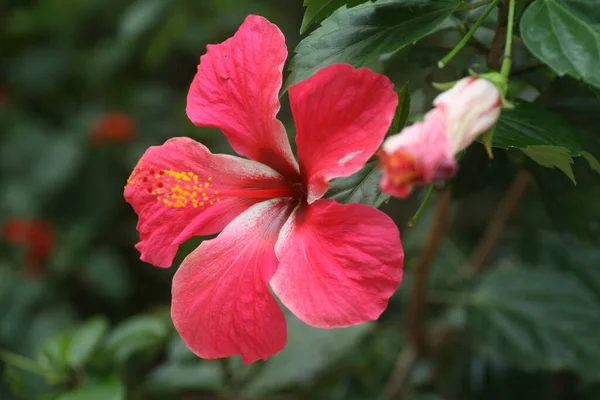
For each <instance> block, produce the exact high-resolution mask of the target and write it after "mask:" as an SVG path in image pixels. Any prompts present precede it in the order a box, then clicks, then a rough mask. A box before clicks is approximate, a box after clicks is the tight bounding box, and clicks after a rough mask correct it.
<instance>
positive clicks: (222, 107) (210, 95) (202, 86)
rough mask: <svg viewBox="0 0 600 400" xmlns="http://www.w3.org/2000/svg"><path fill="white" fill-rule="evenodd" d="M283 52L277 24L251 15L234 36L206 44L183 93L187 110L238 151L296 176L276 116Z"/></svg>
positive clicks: (295, 165) (292, 160)
mask: <svg viewBox="0 0 600 400" xmlns="http://www.w3.org/2000/svg"><path fill="white" fill-rule="evenodd" d="M286 57H287V49H286V46H285V38H284V36H283V33H281V31H280V30H279V28H278V27H277V26H276V25H274V24H272V23H270V22H269V21H268V20H266V19H265V18H263V17H260V16H256V15H250V16H248V17H247V18H246V20H245V21H244V23H243V24H242V25H241V26H240V28H239V29H238V31H237V32H236V33H235V35H234V36H233V37H231V38H230V39H227V40H226V41H224V42H223V43H221V44H217V45H209V46H207V53H206V54H205V55H203V56H202V57H201V58H200V64H199V65H198V72H197V73H196V76H195V77H194V80H193V82H192V84H191V86H190V90H189V92H188V97H187V109H186V111H187V115H188V117H189V118H190V120H191V121H192V122H193V123H194V124H195V125H199V126H211V127H215V128H218V129H220V130H221V131H222V132H223V133H224V134H225V136H226V137H227V139H228V140H229V143H230V144H231V147H232V148H233V149H234V150H235V151H236V152H237V153H238V154H240V155H242V156H245V157H248V158H250V159H252V160H255V161H259V162H261V163H263V164H266V165H269V166H270V167H272V168H273V169H275V170H277V171H279V172H280V173H282V174H284V175H285V176H286V177H288V178H289V179H290V180H294V181H295V180H297V179H298V177H299V175H298V164H297V162H296V160H295V158H294V156H293V154H292V150H291V147H290V143H289V140H288V137H287V134H286V132H285V128H284V127H283V125H282V124H281V122H280V121H278V120H277V119H276V115H277V112H278V111H279V108H280V104H279V89H280V88H281V82H282V70H283V65H284V63H285V59H286Z"/></svg>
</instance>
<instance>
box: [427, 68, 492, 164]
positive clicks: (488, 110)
mask: <svg viewBox="0 0 600 400" xmlns="http://www.w3.org/2000/svg"><path fill="white" fill-rule="evenodd" d="M500 104H501V97H500V91H499V90H498V89H497V88H496V86H494V85H493V84H492V83H490V82H489V81H487V80H485V79H477V78H473V77H470V78H464V79H461V80H460V81H458V82H457V83H456V85H454V87H453V88H452V89H450V90H447V91H445V92H444V93H442V94H440V95H439V96H438V97H436V98H435V100H434V101H433V105H434V106H436V108H438V109H441V110H443V111H444V113H445V116H446V126H447V129H448V134H449V135H450V140H451V141H452V145H453V147H454V152H455V153H457V152H459V151H461V150H463V149H465V148H467V147H468V146H469V145H470V144H471V143H472V142H473V141H474V140H475V139H476V138H477V137H478V136H479V135H481V134H482V133H484V132H485V131H487V130H488V129H490V128H491V127H492V126H494V124H495V123H496V121H497V120H498V117H499V116H500Z"/></svg>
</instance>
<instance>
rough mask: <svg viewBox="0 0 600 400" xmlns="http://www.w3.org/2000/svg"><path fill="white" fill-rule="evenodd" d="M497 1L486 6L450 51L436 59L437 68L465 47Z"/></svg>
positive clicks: (444, 64) (443, 65)
mask: <svg viewBox="0 0 600 400" xmlns="http://www.w3.org/2000/svg"><path fill="white" fill-rule="evenodd" d="M499 1H500V0H493V1H492V2H491V3H490V5H489V6H488V8H486V9H485V11H484V12H483V13H482V14H481V15H480V16H479V18H477V21H475V23H474V24H473V26H472V27H471V29H469V31H468V32H467V34H466V35H465V36H463V38H462V40H461V41H460V42H458V44H457V45H456V46H455V47H454V48H453V49H452V50H450V53H448V54H447V55H446V56H445V57H444V58H442V59H441V60H440V61H438V67H439V68H444V67H445V66H446V64H448V63H449V62H450V61H451V60H452V59H453V58H454V57H455V56H456V55H457V54H458V53H459V52H460V51H461V50H462V48H463V47H465V45H466V44H467V42H468V41H469V40H470V39H471V36H473V34H474V33H475V31H476V30H477V28H479V26H480V25H481V24H482V23H483V21H485V19H486V18H487V17H488V15H490V13H491V12H492V10H493V9H494V8H495V7H496V5H498V2H499ZM475 4H477V3H475ZM485 4H487V3H484V4H482V5H485Z"/></svg>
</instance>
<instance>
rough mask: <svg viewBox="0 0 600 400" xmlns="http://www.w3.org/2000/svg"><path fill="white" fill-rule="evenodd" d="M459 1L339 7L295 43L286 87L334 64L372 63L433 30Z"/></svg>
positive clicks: (403, 0)
mask: <svg viewBox="0 0 600 400" xmlns="http://www.w3.org/2000/svg"><path fill="white" fill-rule="evenodd" d="M460 4H461V2H460V0H436V1H434V0H418V1H417V0H400V1H398V0H379V1H377V2H376V3H367V4H363V5H360V6H358V7H355V8H351V9H347V8H341V9H339V10H337V11H336V12H335V13H333V15H332V16H331V17H329V18H327V19H326V20H325V21H323V23H322V26H321V27H320V28H319V29H317V30H315V31H314V32H313V33H311V34H310V35H309V36H308V37H307V38H305V39H304V40H302V41H301V42H300V44H299V45H298V47H296V49H295V53H296V55H295V56H294V58H293V59H292V62H291V64H290V70H291V71H292V72H291V73H290V76H289V78H288V81H287V85H288V86H289V85H292V84H294V83H297V82H300V81H302V80H304V79H306V78H308V77H310V76H311V75H312V74H313V73H315V72H316V71H318V70H319V69H321V68H323V67H325V66H327V65H331V64H334V63H337V62H343V63H348V64H352V65H354V66H355V67H357V68H358V67H363V66H372V65H373V64H375V63H376V62H377V61H378V59H379V57H380V56H381V55H383V54H386V53H392V52H394V51H397V50H399V49H401V48H403V47H405V46H408V45H409V44H412V43H415V42H416V41H418V40H419V39H421V38H423V37H425V36H427V35H428V34H430V33H431V32H433V31H434V30H435V29H436V28H437V27H438V25H440V24H441V23H442V22H443V21H444V20H445V19H446V18H447V17H449V16H450V15H451V14H452V12H453V11H454V10H455V9H456V8H457V7H458V6H459V5H460Z"/></svg>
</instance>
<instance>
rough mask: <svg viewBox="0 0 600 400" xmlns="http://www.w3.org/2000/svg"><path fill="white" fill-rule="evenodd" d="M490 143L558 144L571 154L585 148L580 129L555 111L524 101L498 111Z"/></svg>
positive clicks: (499, 145)
mask: <svg viewBox="0 0 600 400" xmlns="http://www.w3.org/2000/svg"><path fill="white" fill-rule="evenodd" d="M493 146H494V147H497V148H501V149H508V148H511V147H513V148H519V149H523V148H526V147H529V146H560V147H564V148H566V149H567V150H568V153H569V155H571V156H581V155H582V152H584V151H585V150H586V142H585V138H584V137H583V134H582V133H581V132H579V131H578V130H577V129H575V128H573V127H572V126H570V125H569V124H568V123H567V122H565V121H564V120H563V119H562V118H560V117H559V116H557V115H556V114H554V113H552V112H549V111H546V110H544V109H543V108H541V107H539V106H537V105H535V104H532V103H526V102H521V103H517V104H516V107H515V108H514V109H512V110H502V114H501V115H500V119H499V120H498V124H497V125H496V130H495V132H494V143H493Z"/></svg>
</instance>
